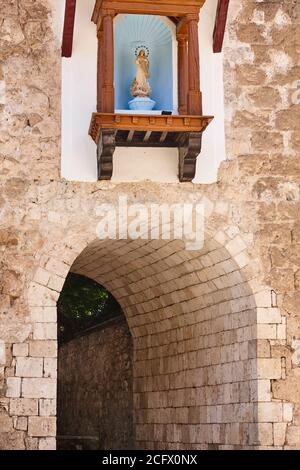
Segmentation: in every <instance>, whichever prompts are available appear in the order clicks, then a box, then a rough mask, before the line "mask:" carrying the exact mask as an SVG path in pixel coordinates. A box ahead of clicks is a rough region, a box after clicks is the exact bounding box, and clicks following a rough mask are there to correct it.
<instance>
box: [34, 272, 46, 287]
mask: <svg viewBox="0 0 300 470" xmlns="http://www.w3.org/2000/svg"><path fill="white" fill-rule="evenodd" d="M33 279H34V281H35V282H37V283H38V284H41V285H42V286H47V284H48V282H49V279H50V273H49V272H48V271H46V269H43V268H38V270H37V272H36V273H35V276H34V278H33Z"/></svg>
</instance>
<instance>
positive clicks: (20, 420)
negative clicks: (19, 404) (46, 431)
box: [14, 416, 28, 431]
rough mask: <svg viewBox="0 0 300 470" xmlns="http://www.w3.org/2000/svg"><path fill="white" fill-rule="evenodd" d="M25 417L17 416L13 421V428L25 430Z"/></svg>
mask: <svg viewBox="0 0 300 470" xmlns="http://www.w3.org/2000/svg"><path fill="white" fill-rule="evenodd" d="M27 424H28V423H27V418H25V417H24V416H22V417H21V418H17V420H16V423H15V426H14V427H15V429H18V430H19V431H27Z"/></svg>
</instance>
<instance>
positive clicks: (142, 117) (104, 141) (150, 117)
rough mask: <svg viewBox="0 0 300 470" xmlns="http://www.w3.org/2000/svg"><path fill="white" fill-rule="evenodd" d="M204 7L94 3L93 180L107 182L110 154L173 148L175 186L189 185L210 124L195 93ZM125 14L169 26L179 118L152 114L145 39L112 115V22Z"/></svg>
mask: <svg viewBox="0 0 300 470" xmlns="http://www.w3.org/2000/svg"><path fill="white" fill-rule="evenodd" d="M204 3H205V0H185V1H184V0H164V1H163V2H158V1H153V0H143V1H141V0H130V1H129V0H96V4H95V8H94V12H93V17H92V20H93V21H94V23H95V24H96V25H97V37H98V72H97V112H96V113H93V115H92V119H91V125H90V135H91V137H92V138H93V140H94V141H95V143H96V145H97V160H98V179H100V180H102V179H105V180H109V179H111V177H112V172H113V155H114V151H115V148H116V146H123V147H174V148H178V149H179V180H180V181H181V182H183V181H192V180H193V178H194V176H195V171H196V161H197V157H198V155H199V153H200V151H201V141H202V133H203V132H204V130H205V129H206V127H207V126H208V124H209V123H210V122H211V121H212V119H213V117H212V116H203V115H202V95H201V91H200V57H199V55H200V54H199V40H198V23H199V12H200V9H201V7H202V6H203V4H204ZM124 14H127V15H153V16H156V17H167V18H169V20H171V21H172V24H174V29H175V31H176V40H177V43H178V49H177V50H178V53H177V55H178V57H177V60H178V112H176V111H174V110H171V111H170V112H165V113H163V112H162V111H163V110H155V109H154V110H152V109H151V108H152V107H153V106H155V96H153V97H152V96H151V86H150V84H149V83H148V80H147V77H148V72H149V64H150V61H149V60H148V48H147V45H144V41H145V38H144V37H141V42H140V44H139V43H138V42H137V46H136V49H135V55H136V64H137V73H136V78H135V79H134V77H132V78H133V79H134V80H133V82H132V85H131V94H132V97H131V98H132V100H131V101H129V102H128V108H127V109H126V110H123V109H122V111H118V110H116V107H115V88H114V87H115V66H114V47H115V46H114V44H115V38H114V20H115V17H116V16H117V15H124ZM141 34H142V33H141ZM133 59H134V57H133ZM133 62H134V61H133ZM150 70H151V65H150ZM154 80H155V79H154ZM129 88H130V87H129ZM152 98H153V99H152ZM165 111H166V110H165Z"/></svg>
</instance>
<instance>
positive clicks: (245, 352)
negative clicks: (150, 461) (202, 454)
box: [71, 238, 257, 449]
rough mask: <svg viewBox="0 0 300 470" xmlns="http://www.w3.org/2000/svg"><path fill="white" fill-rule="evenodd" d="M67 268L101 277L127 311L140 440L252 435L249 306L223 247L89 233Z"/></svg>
mask: <svg viewBox="0 0 300 470" xmlns="http://www.w3.org/2000/svg"><path fill="white" fill-rule="evenodd" d="M71 270H72V271H73V272H76V273H79V274H83V275H85V276H88V277H90V278H93V279H95V280H96V281H97V282H99V283H101V284H102V285H105V287H106V288H107V289H109V290H110V292H111V293H112V294H113V295H114V296H115V298H116V299H117V300H118V302H119V303H120V305H121V306H122V308H123V310H124V313H125V315H126V317H127V321H128V325H129V328H130V330H131V332H132V336H133V338H134V353H135V354H134V365H133V367H134V406H135V426H136V429H135V434H136V440H137V446H139V447H141V448H146V449H151V448H154V449H161V448H170V449H172V448H175V449H176V448H178V449H182V448H191V446H192V447H197V448H199V447H203V448H207V446H208V445H209V444H211V445H214V444H216V445H225V444H226V443H228V442H227V441H226V439H228V433H231V435H232V442H234V444H236V445H247V444H250V441H249V426H250V423H255V422H256V421H257V418H256V414H257V412H256V407H255V405H254V404H250V403H249V396H250V393H252V395H253V396H254V395H255V394H256V387H257V384H256V382H255V380H253V379H256V370H255V368H254V369H253V370H252V371H250V370H248V367H247V365H246V363H248V364H251V360H249V359H251V344H253V341H254V340H255V333H256V330H255V325H256V308H255V307H256V305H255V299H254V296H253V294H252V291H251V288H250V285H249V284H248V282H247V281H246V279H245V276H244V275H243V273H242V271H241V269H240V267H239V266H238V265H237V263H236V262H235V260H234V259H233V258H232V256H231V255H230V253H229V252H228V250H227V249H226V248H224V247H222V246H221V245H220V243H218V242H217V241H216V240H214V239H212V238H211V239H209V240H207V241H206V243H205V246H204V248H203V249H202V250H201V252H187V251H186V250H185V249H184V246H183V243H182V242H181V241H148V242H145V241H140V240H132V241H124V240H118V241H112V240H109V241H107V240H106V241H100V240H96V241H94V242H92V243H91V244H90V245H89V246H88V247H87V248H86V249H85V250H84V251H83V252H82V253H81V254H80V255H79V257H78V258H77V259H76V261H75V262H74V264H73V265H72V267H71ZM252 354H253V353H252ZM244 423H245V424H244ZM254 427H255V425H254ZM243 430H244V431H243ZM242 431H243V432H242ZM243 433H244V435H247V436H248V437H247V438H246V439H245V441H244V442H242V438H241V435H243ZM250 434H251V433H250ZM254 434H255V433H254ZM225 436H227V437H225ZM250 439H251V438H250ZM252 443H253V442H252Z"/></svg>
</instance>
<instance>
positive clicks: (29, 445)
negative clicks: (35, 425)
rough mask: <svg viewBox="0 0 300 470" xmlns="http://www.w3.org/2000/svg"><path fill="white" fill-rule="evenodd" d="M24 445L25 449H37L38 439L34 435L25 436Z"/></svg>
mask: <svg viewBox="0 0 300 470" xmlns="http://www.w3.org/2000/svg"><path fill="white" fill-rule="evenodd" d="M27 426H28V423H27ZM25 446H26V450H38V439H37V438H36V437H26V438H25Z"/></svg>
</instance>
